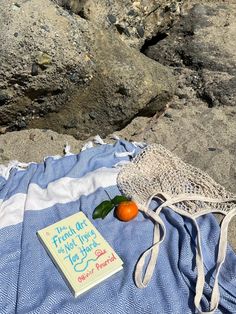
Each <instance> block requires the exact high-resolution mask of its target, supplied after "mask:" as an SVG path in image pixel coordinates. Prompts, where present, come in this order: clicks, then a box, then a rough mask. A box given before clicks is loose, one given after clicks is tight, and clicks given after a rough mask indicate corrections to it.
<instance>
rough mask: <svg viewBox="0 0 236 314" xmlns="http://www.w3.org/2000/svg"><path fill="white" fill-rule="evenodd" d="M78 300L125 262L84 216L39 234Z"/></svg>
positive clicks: (63, 221)
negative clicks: (78, 297)
mask: <svg viewBox="0 0 236 314" xmlns="http://www.w3.org/2000/svg"><path fill="white" fill-rule="evenodd" d="M37 235H38V237H39V240H40V242H41V243H42V244H43V246H44V247H45V249H46V251H47V253H48V255H49V256H50V257H51V259H52V261H53V262H54V264H55V265H56V267H57V268H58V269H59V271H60V273H61V275H62V277H63V278H64V279H65V281H66V283H67V284H68V286H69V288H70V290H71V291H72V293H73V294H74V296H75V297H77V296H79V295H80V294H82V293H84V292H85V291H87V290H89V289H90V288H92V287H94V286H95V285H97V284H98V283H100V282H102V281H103V280H105V279H107V278H108V277H110V276H111V275H113V274H115V273H116V272H118V271H119V270H121V269H122V268H123V266H122V265H123V262H122V260H121V259H120V257H119V256H118V255H117V254H116V252H115V251H114V250H113V249H112V247H111V246H110V245H109V244H108V242H107V241H106V240H105V239H104V238H103V237H102V235H101V234H100V233H99V232H98V230H97V229H96V228H95V227H94V225H93V224H92V223H91V222H90V221H89V219H88V218H87V217H86V216H85V214H84V213H83V212H78V213H76V214H74V215H71V216H69V217H67V218H65V219H62V220H60V221H58V222H56V223H54V224H52V225H50V226H48V227H46V228H44V229H41V230H39V231H37Z"/></svg>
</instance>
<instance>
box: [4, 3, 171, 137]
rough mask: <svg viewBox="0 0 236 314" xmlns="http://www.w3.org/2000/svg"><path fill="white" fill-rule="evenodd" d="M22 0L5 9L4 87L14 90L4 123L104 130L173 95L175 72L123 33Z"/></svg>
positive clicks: (84, 133) (77, 132)
mask: <svg viewBox="0 0 236 314" xmlns="http://www.w3.org/2000/svg"><path fill="white" fill-rule="evenodd" d="M19 3H20V7H19V10H17V11H15V10H13V9H12V5H13V4H14V1H13V0H9V1H7V2H4V3H3V4H2V7H1V12H0V15H1V16H0V30H1V31H0V40H1V43H3V44H2V45H1V46H0V62H1V69H0V86H4V89H6V88H9V90H10V92H11V93H12V97H11V99H10V100H7V101H8V103H7V104H8V105H7V107H6V106H1V107H0V126H4V127H6V126H7V127H8V128H9V129H10V130H16V129H17V130H18V129H19V128H20V126H21V127H23V128H24V127H25V125H26V126H27V128H40V129H42V128H50V129H53V130H55V131H57V132H58V133H65V132H66V133H69V134H71V135H73V136H75V137H77V138H80V139H83V138H87V137H88V136H90V135H92V134H97V133H98V134H100V135H102V136H104V135H106V134H109V133H111V132H112V131H114V130H118V129H121V128H122V127H124V126H125V125H126V124H127V123H129V122H130V121H131V120H132V118H133V117H134V116H137V115H139V114H145V115H153V114H154V113H155V112H156V111H157V110H159V109H161V108H162V107H163V106H164V104H165V102H166V101H168V99H169V98H171V97H172V95H173V92H174V89H175V79H174V77H173V75H172V72H171V71H170V70H169V69H168V68H167V67H165V66H163V65H160V64H158V63H157V62H155V61H153V60H150V59H149V58H147V57H146V56H144V55H143V54H141V53H140V52H139V51H138V50H135V49H133V48H131V47H129V46H128V45H126V43H124V42H123V41H122V39H121V37H120V35H119V33H117V31H116V32H115V31H114V30H111V29H107V30H105V29H102V28H101V27H100V26H99V25H96V24H95V21H92V22H91V21H89V22H88V21H87V20H86V19H85V18H81V17H78V16H77V15H75V14H70V13H69V12H68V11H67V10H64V9H63V8H62V7H60V6H57V5H56V4H55V3H54V2H52V1H50V0H42V1H41V2H38V1H36V0H32V1H30V2H29V1H22V2H19ZM88 3H89V2H88ZM64 5H66V4H65V3H64ZM86 5H87V2H86ZM91 6H92V4H91ZM92 9H93V7H91V10H92ZM98 12H99V10H98ZM109 14H113V13H111V12H109ZM107 15H108V12H106V17H107ZM114 15H115V16H116V14H115V13H114ZM117 20H118V17H117ZM106 21H107V19H106ZM107 23H108V21H107ZM119 23H120V22H119ZM119 23H117V24H119ZM42 25H47V27H48V29H50V32H47V31H45V30H44V29H42V27H41V26H42ZM109 25H110V24H109ZM122 25H124V30H123V32H124V33H126V32H127V31H129V28H128V26H126V24H125V23H124V24H122ZM16 31H17V32H18V33H19V35H18V37H15V36H14V35H13V34H14V33H15V32H16ZM127 34H128V33H126V35H125V36H127ZM37 66H38V67H37ZM9 86H10V87H9ZM91 113H92V116H93V117H92V118H91ZM93 113H95V114H93ZM22 116H24V118H25V120H24V123H21V120H22V119H21V117H22ZM94 116H95V118H94ZM72 120H73V123H71V121H72ZM75 121H76V122H75ZM68 126H69V127H68Z"/></svg>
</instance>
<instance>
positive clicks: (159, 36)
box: [140, 32, 168, 54]
mask: <svg viewBox="0 0 236 314" xmlns="http://www.w3.org/2000/svg"><path fill="white" fill-rule="evenodd" d="M167 36H168V34H167V33H161V32H158V33H157V34H156V35H155V36H153V37H152V38H150V39H146V40H145V42H144V44H143V46H142V47H141V49H140V52H141V53H143V54H145V52H146V50H147V49H148V47H150V46H154V45H156V44H157V43H159V42H160V41H161V40H163V39H165V38H166V37H167Z"/></svg>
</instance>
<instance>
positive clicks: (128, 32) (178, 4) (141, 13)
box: [56, 0, 188, 50]
mask: <svg viewBox="0 0 236 314" xmlns="http://www.w3.org/2000/svg"><path fill="white" fill-rule="evenodd" d="M56 2H57V3H58V4H59V5H61V6H63V7H64V8H67V10H69V11H72V12H74V13H75V14H78V15H79V16H82V17H83V18H85V19H86V20H88V21H91V22H92V23H94V24H96V25H98V26H99V27H100V28H102V29H107V30H110V31H112V32H114V33H116V34H117V35H118V36H119V37H120V38H121V40H122V41H124V42H125V43H127V44H128V45H129V46H131V47H134V48H137V49H139V50H140V49H141V48H142V46H143V45H144V44H146V41H150V40H152V41H158V38H159V36H160V35H161V34H162V33H164V32H167V31H168V30H169V29H170V28H171V26H172V25H173V24H174V23H175V21H176V20H178V18H179V17H180V16H181V14H182V12H183V11H184V9H185V8H187V7H188V5H187V4H188V1H185V0H178V1H176V0H172V1H166V0H158V1H156V0H140V1H134V0H126V1H124V0H112V1H100V0H82V1H81V0H80V1H78V0H57V1H56Z"/></svg>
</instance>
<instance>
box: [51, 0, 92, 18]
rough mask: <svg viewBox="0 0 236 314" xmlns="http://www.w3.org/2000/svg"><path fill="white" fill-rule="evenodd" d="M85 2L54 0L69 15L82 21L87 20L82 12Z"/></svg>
mask: <svg viewBox="0 0 236 314" xmlns="http://www.w3.org/2000/svg"><path fill="white" fill-rule="evenodd" d="M86 1H87V0H54V2H55V3H57V4H58V5H59V6H61V7H62V8H63V9H64V10H66V11H67V12H69V13H70V14H73V13H74V14H77V15H78V16H80V17H81V18H82V19H85V20H87V17H86V15H85V12H84V5H85V2H86Z"/></svg>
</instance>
